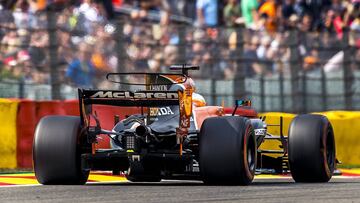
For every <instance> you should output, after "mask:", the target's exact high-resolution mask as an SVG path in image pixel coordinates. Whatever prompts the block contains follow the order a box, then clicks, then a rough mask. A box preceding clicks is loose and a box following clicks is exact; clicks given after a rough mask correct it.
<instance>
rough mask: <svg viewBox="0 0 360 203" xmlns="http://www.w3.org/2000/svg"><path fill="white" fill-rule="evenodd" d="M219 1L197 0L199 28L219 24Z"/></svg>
mask: <svg viewBox="0 0 360 203" xmlns="http://www.w3.org/2000/svg"><path fill="white" fill-rule="evenodd" d="M217 9H218V5H217V0H197V2H196V10H197V11H196V13H197V23H198V25H199V26H205V27H211V26H216V25H217V24H218V16H217V14H218V10H217Z"/></svg>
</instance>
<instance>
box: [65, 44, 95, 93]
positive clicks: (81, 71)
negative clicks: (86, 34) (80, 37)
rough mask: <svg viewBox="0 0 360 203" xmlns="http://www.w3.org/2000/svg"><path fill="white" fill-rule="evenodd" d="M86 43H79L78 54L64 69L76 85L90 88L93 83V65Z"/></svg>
mask: <svg viewBox="0 0 360 203" xmlns="http://www.w3.org/2000/svg"><path fill="white" fill-rule="evenodd" d="M88 50H89V49H88V47H87V45H86V44H85V43H84V42H82V43H81V44H80V45H79V52H78V56H77V57H76V58H74V59H73V60H72V61H71V63H70V64H69V66H68V68H67V70H66V77H67V78H68V79H69V80H70V82H71V83H72V84H74V85H76V86H77V87H86V88H91V87H93V85H94V74H95V69H94V65H93V64H92V63H91V58H90V57H91V54H90V53H89V52H88Z"/></svg>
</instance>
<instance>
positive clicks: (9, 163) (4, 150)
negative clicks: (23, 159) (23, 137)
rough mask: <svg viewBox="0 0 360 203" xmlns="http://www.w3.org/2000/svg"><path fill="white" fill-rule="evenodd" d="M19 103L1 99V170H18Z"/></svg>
mask: <svg viewBox="0 0 360 203" xmlns="http://www.w3.org/2000/svg"><path fill="white" fill-rule="evenodd" d="M17 108H18V102H17V101H14V100H9V99H0V124H1V125H0V132H1V138H0V168H16V167H17V163H16V162H17V160H16V147H17V144H16V139H17V137H16V118H17V116H16V113H17Z"/></svg>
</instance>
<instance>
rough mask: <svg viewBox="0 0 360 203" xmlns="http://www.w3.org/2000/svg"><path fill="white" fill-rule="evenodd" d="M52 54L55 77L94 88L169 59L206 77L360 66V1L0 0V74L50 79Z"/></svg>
mask: <svg viewBox="0 0 360 203" xmlns="http://www.w3.org/2000/svg"><path fill="white" fill-rule="evenodd" d="M9 2H10V3H9ZM49 10H55V12H56V18H54V19H55V22H53V23H54V25H55V27H54V28H52V29H49V26H50V24H51V22H49V19H50V18H49V14H48V11H49ZM51 15H54V14H51ZM51 19H52V18H51ZM55 31H56V32H55ZM54 33H55V35H54V36H55V37H56V42H50V39H52V38H51V37H50V35H51V34H54ZM54 44H55V46H54ZM51 49H56V54H57V55H56V56H55V59H54V57H50V51H49V50H51ZM344 50H350V51H349V52H347V53H350V55H349V56H348V55H346V54H345V53H344ZM51 60H53V62H54V61H55V63H56V64H57V65H56V70H55V71H56V73H57V80H58V82H60V83H66V84H71V85H74V86H77V87H99V88H106V87H108V86H109V84H108V83H106V82H104V80H103V79H104V78H103V77H104V75H105V74H106V73H108V72H120V71H121V72H128V71H137V72H138V71H141V72H164V71H167V67H168V66H169V65H171V64H174V63H191V64H199V65H200V66H201V71H199V72H197V73H194V74H193V76H194V77H201V78H205V79H206V78H219V79H223V78H225V79H233V78H236V77H238V75H239V74H240V73H241V74H243V75H245V76H246V77H255V76H257V75H265V76H267V75H274V74H278V73H284V74H290V73H291V72H292V68H294V67H295V65H294V64H296V67H297V68H298V70H299V71H305V72H314V73H317V72H319V71H322V70H324V71H325V72H334V71H339V70H341V69H342V68H343V67H344V63H346V62H348V61H349V67H350V69H351V70H360V65H359V62H360V0H177V1H174V0H146V1H145V0H113V1H111V0H104V1H100V0H72V1H67V0H53V1H46V0H13V1H0V80H6V79H15V80H22V81H24V82H25V83H36V84H50V83H51V81H50V75H51V71H52V68H54V67H50V64H53V63H51ZM52 75H53V74H52ZM100 78H101V79H100Z"/></svg>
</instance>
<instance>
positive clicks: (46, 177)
mask: <svg viewBox="0 0 360 203" xmlns="http://www.w3.org/2000/svg"><path fill="white" fill-rule="evenodd" d="M80 140H81V139H80V118H79V117H75V116H46V117H43V118H42V119H41V120H40V122H39V124H38V125H37V127H36V131H35V136H34V143H33V163H34V171H35V176H36V178H37V180H38V181H39V183H41V184H44V185H67V184H71V185H81V184H85V183H86V181H87V179H88V176H89V171H82V170H81V157H80V156H81V147H82V146H81V141H80Z"/></svg>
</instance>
